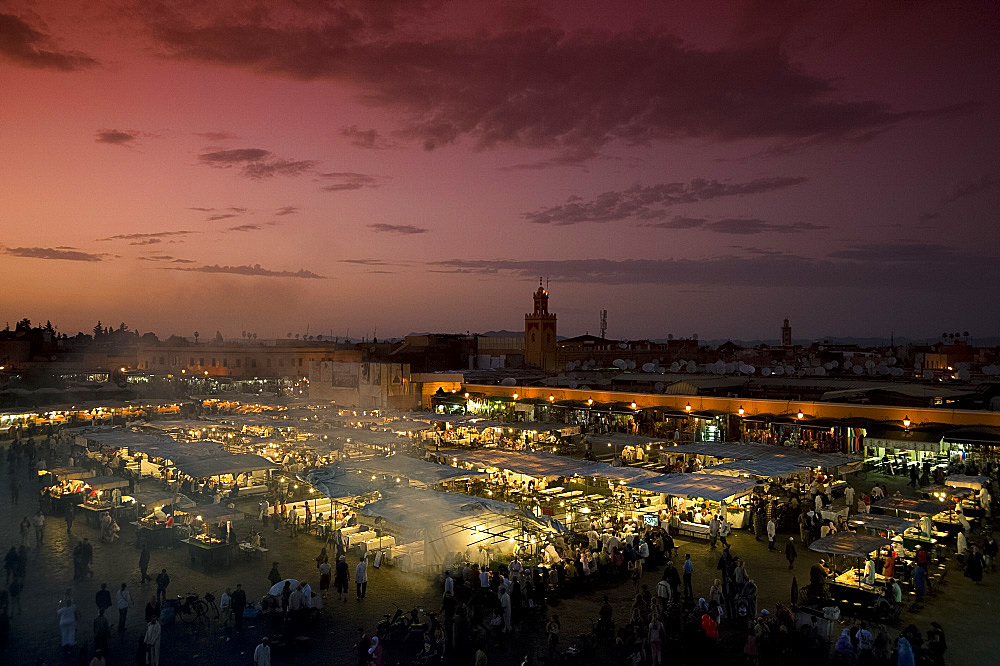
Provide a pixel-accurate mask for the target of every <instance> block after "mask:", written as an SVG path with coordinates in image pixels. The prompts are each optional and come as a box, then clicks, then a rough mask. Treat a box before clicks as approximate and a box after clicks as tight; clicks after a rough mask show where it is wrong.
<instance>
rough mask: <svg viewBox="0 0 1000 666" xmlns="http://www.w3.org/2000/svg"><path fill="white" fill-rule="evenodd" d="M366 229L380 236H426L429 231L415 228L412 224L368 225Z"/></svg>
mask: <svg viewBox="0 0 1000 666" xmlns="http://www.w3.org/2000/svg"><path fill="white" fill-rule="evenodd" d="M368 228H369V229H371V230H372V231H375V232H377V233H380V234H403V235H406V236H410V235H413V234H426V233H427V232H428V231H430V230H429V229H425V228H423V227H415V226H413V225H412V224H381V223H380V224H369V225H368Z"/></svg>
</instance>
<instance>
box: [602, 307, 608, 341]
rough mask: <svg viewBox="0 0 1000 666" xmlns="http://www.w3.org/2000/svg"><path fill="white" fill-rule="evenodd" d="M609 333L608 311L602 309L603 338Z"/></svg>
mask: <svg viewBox="0 0 1000 666" xmlns="http://www.w3.org/2000/svg"><path fill="white" fill-rule="evenodd" d="M607 334H608V311H607V310H601V340H603V339H604V336H605V335H607Z"/></svg>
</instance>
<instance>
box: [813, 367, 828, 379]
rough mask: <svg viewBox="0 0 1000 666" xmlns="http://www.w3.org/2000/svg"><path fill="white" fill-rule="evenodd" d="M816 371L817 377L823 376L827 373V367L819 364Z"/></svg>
mask: <svg viewBox="0 0 1000 666" xmlns="http://www.w3.org/2000/svg"><path fill="white" fill-rule="evenodd" d="M815 372H816V376H817V377H823V376H825V375H826V368H824V367H823V366H819V367H818V368H816V371H815Z"/></svg>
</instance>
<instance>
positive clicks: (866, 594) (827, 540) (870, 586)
mask: <svg viewBox="0 0 1000 666" xmlns="http://www.w3.org/2000/svg"><path fill="white" fill-rule="evenodd" d="M891 547H892V542H891V541H890V540H889V539H884V538H882V537H879V536H872V535H868V534H854V533H853V532H837V533H836V534H831V535H829V536H826V537H823V538H821V539H817V540H815V541H813V542H812V543H810V544H809V550H811V551H813V552H816V553H823V554H827V555H832V556H833V559H832V561H831V568H832V575H833V579H832V580H830V581H829V596H830V598H831V599H832V600H834V601H835V602H837V604H838V605H839V606H840V608H841V611H842V612H845V613H847V614H850V615H853V616H857V615H859V614H865V609H871V608H873V607H874V606H875V602H876V600H877V599H878V597H879V596H881V594H882V591H883V588H884V587H885V584H886V580H887V579H886V578H885V577H884V576H882V575H881V574H878V573H876V572H875V563H874V560H875V559H876V558H878V557H879V556H880V554H881V551H882V550H883V549H888V548H891ZM838 557H840V558H842V559H841V561H840V562H839V563H838V561H837V558H838Z"/></svg>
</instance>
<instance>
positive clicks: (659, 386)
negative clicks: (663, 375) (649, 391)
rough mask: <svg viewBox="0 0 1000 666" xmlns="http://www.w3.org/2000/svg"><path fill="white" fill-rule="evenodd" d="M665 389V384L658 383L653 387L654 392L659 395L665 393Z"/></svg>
mask: <svg viewBox="0 0 1000 666" xmlns="http://www.w3.org/2000/svg"><path fill="white" fill-rule="evenodd" d="M664 387H665V385H664V383H663V382H656V384H654V385H653V390H654V391H656V392H657V393H663V389H664Z"/></svg>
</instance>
